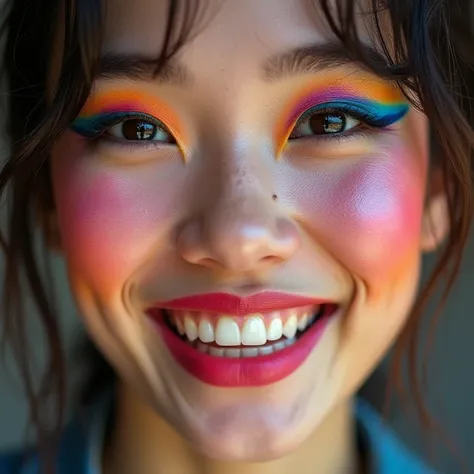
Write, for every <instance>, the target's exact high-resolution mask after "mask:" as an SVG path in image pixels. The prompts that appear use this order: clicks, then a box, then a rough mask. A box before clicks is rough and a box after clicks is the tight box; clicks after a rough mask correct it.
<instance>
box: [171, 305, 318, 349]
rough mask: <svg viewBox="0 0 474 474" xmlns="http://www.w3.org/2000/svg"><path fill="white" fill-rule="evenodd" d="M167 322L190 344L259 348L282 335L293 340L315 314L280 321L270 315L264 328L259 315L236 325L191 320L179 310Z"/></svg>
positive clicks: (232, 320) (217, 320) (298, 314)
mask: <svg viewBox="0 0 474 474" xmlns="http://www.w3.org/2000/svg"><path fill="white" fill-rule="evenodd" d="M170 319H171V322H172V323H173V324H174V325H175V327H176V329H177V330H178V332H179V334H181V335H185V336H186V337H187V338H188V339H189V340H190V341H195V340H196V339H200V340H201V341H202V342H206V343H210V342H215V343H216V344H218V345H219V346H239V345H244V346H261V345H263V344H265V343H266V342H267V341H277V340H278V339H280V338H281V337H282V336H285V337H287V338H289V339H291V338H293V337H294V336H295V334H296V331H297V330H300V331H303V330H304V329H306V328H307V327H308V326H309V325H310V324H311V323H312V322H313V321H314V319H315V312H314V308H313V312H308V311H305V312H303V313H301V312H297V311H295V312H293V313H291V314H290V315H289V317H285V318H284V319H285V320H283V319H282V317H281V315H280V314H279V313H274V314H273V315H272V318H271V320H270V321H269V322H268V326H265V320H264V318H263V317H262V315H260V314H255V315H250V316H246V317H245V319H244V322H243V324H242V325H241V326H240V325H239V323H238V321H237V320H236V319H237V318H234V317H232V316H224V315H222V316H217V317H213V318H203V317H200V318H194V317H193V315H192V314H189V313H182V312H179V311H175V312H172V313H171V315H170Z"/></svg>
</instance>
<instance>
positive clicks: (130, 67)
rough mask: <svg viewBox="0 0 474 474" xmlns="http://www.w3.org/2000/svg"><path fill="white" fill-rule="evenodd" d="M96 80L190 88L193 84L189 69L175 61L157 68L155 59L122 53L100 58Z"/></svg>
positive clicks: (157, 62) (157, 63)
mask: <svg viewBox="0 0 474 474" xmlns="http://www.w3.org/2000/svg"><path fill="white" fill-rule="evenodd" d="M96 78H98V79H129V80H132V81H158V82H160V83H167V84H172V85H178V86H181V87H190V86H191V85H192V82H193V74H192V73H191V72H190V71H189V69H188V68H187V67H185V66H184V65H182V64H180V63H178V62H176V61H172V60H170V61H168V62H166V63H165V64H164V65H163V66H159V61H158V59H157V58H154V57H149V56H142V55H138V54H123V53H107V54H105V55H104V56H102V57H101V59H100V61H99V69H98V73H97V75H96Z"/></svg>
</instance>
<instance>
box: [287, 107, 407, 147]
mask: <svg viewBox="0 0 474 474" xmlns="http://www.w3.org/2000/svg"><path fill="white" fill-rule="evenodd" d="M407 110H408V108H407V106H406V105H405V104H400V105H399V106H393V107H387V106H386V107H383V106H380V105H379V106H378V105H377V104H373V103H371V102H369V101H359V102H354V101H350V102H349V101H347V102H344V101H337V102H336V101H335V102H327V103H324V104H319V105H316V106H314V107H311V108H309V109H308V110H306V111H305V112H304V113H303V114H302V115H301V116H300V118H299V119H298V120H297V122H296V124H295V125H294V127H293V129H292V131H291V133H290V135H289V137H288V139H289V140H298V139H301V138H315V139H331V138H342V137H350V136H351V135H354V134H356V133H365V132H367V133H369V132H370V131H374V130H377V129H378V130H381V129H385V128H387V127H389V126H390V125H392V124H394V123H395V122H397V121H399V120H400V119H401V118H403V116H404V115H405V114H406V112H407Z"/></svg>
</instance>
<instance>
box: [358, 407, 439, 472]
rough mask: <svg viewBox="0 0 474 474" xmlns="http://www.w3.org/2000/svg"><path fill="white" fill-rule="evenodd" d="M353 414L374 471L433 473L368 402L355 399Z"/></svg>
mask: <svg viewBox="0 0 474 474" xmlns="http://www.w3.org/2000/svg"><path fill="white" fill-rule="evenodd" d="M356 414H357V420H358V425H359V429H360V431H361V436H362V438H363V439H362V443H363V444H364V445H365V448H366V449H367V451H368V454H369V459H370V464H371V466H372V471H373V472H374V474H400V473H401V472H403V473H405V474H436V473H435V471H434V470H432V469H431V468H429V467H428V466H427V465H426V464H425V463H424V462H423V461H422V460H421V459H420V458H419V457H418V456H417V455H416V454H415V453H413V452H411V451H410V450H409V449H407V448H406V447H405V446H404V445H403V444H402V443H401V441H400V440H399V439H398V438H397V436H396V435H395V433H394V432H393V431H392V430H391V429H390V428H389V427H388V426H387V424H386V423H384V421H383V420H382V419H381V417H380V416H379V414H378V413H377V412H376V411H375V410H374V409H373V408H372V407H371V406H370V405H369V404H368V403H366V402H364V401H363V400H358V401H357V405H356Z"/></svg>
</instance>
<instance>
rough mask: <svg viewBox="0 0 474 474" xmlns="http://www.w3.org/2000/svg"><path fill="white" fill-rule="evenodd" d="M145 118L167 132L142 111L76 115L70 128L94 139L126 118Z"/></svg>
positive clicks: (165, 128)
mask: <svg viewBox="0 0 474 474" xmlns="http://www.w3.org/2000/svg"><path fill="white" fill-rule="evenodd" d="M140 119H141V120H146V121H148V122H153V123H155V124H156V125H157V126H158V127H160V128H161V129H163V130H164V131H166V132H167V133H169V134H170V135H172V134H171V132H170V131H169V130H168V128H167V127H166V126H165V125H164V124H163V123H162V122H160V121H159V120H158V119H156V118H155V117H153V116H151V115H148V114H145V113H143V112H135V113H130V112H113V113H108V114H103V115H97V116H95V117H94V118H82V117H78V118H77V119H76V120H74V122H73V123H72V125H71V128H72V129H73V130H74V131H75V132H77V133H79V134H80V135H82V136H84V137H86V138H89V139H94V138H98V137H99V136H101V135H103V133H104V132H105V131H106V130H107V129H108V128H110V127H113V126H114V125H118V124H119V123H122V122H126V121H127V120H140Z"/></svg>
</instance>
